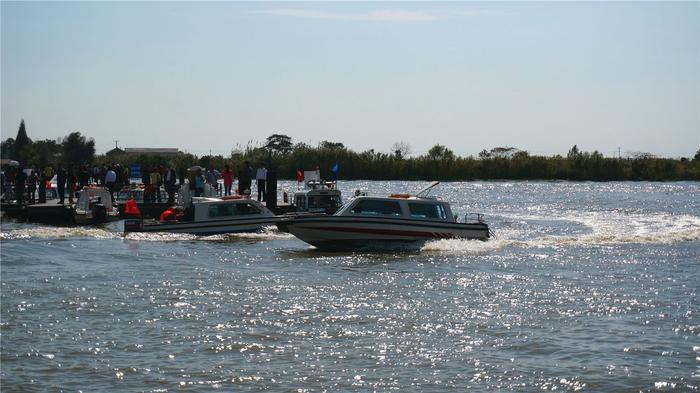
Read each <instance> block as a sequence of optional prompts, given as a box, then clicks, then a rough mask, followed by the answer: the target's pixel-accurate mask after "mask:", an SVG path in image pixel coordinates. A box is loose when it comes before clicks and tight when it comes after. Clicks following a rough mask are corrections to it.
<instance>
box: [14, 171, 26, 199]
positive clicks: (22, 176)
mask: <svg viewBox="0 0 700 393" xmlns="http://www.w3.org/2000/svg"><path fill="white" fill-rule="evenodd" d="M26 183H27V174H26V173H24V167H22V166H20V167H19V168H17V175H15V198H16V199H17V204H18V205H21V204H23V203H24V193H25V191H26V189H25V186H26Z"/></svg>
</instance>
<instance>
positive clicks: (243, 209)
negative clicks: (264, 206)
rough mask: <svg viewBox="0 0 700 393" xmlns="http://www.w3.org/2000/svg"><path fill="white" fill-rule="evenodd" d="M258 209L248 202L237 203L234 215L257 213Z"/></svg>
mask: <svg viewBox="0 0 700 393" xmlns="http://www.w3.org/2000/svg"><path fill="white" fill-rule="evenodd" d="M258 213H259V211H258V209H257V208H256V207H255V206H253V205H252V204H250V203H237V204H236V215H239V216H241V215H246V214H258Z"/></svg>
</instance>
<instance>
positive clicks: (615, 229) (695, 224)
mask: <svg viewBox="0 0 700 393" xmlns="http://www.w3.org/2000/svg"><path fill="white" fill-rule="evenodd" d="M507 218H509V219H518V220H523V219H524V220H525V221H527V220H537V221H546V220H550V221H553V222H554V221H556V222H557V223H559V225H561V221H562V220H566V221H573V222H576V223H578V224H581V225H583V226H585V227H586V228H588V229H589V232H587V233H583V234H572V235H545V236H538V237H534V238H529V239H528V238H527V233H526V229H522V228H521V229H512V228H506V229H504V230H500V231H499V230H496V238H494V239H491V240H488V241H479V240H462V239H442V240H436V241H431V242H429V243H426V244H425V245H424V246H423V247H422V248H421V251H427V252H447V253H468V254H475V255H480V254H485V253H489V252H492V251H496V250H499V249H502V248H506V247H518V248H545V247H558V246H589V245H590V246H605V245H619V244H673V243H679V242H687V241H698V240H700V217H697V216H690V215H678V216H673V215H664V214H657V215H635V214H622V213H614V212H613V213H590V214H582V215H574V216H569V217H564V218H561V217H557V218H554V217H542V216H538V217H527V218H524V217H522V216H518V217H507ZM525 228H527V225H525Z"/></svg>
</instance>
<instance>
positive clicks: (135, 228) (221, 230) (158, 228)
mask: <svg viewBox="0 0 700 393" xmlns="http://www.w3.org/2000/svg"><path fill="white" fill-rule="evenodd" d="M279 220H280V218H279V217H262V218H254V219H238V220H218V221H207V222H193V221H184V222H158V221H150V222H149V221H144V220H133V219H132V220H125V221H124V233H129V232H169V233H188V234H192V235H203V236H209V235H221V234H226V233H242V232H257V231H260V230H261V229H262V228H264V227H267V226H271V225H275V224H276V223H277V222H279Z"/></svg>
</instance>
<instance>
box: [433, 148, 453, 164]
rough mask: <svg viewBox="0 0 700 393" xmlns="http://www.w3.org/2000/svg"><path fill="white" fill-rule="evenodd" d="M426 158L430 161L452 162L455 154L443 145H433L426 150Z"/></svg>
mask: <svg viewBox="0 0 700 393" xmlns="http://www.w3.org/2000/svg"><path fill="white" fill-rule="evenodd" d="M428 158H430V159H431V160H448V161H449V160H454V158H455V153H454V152H453V151H452V150H450V149H448V148H447V147H446V146H444V145H435V146H433V147H431V148H430V150H428Z"/></svg>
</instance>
